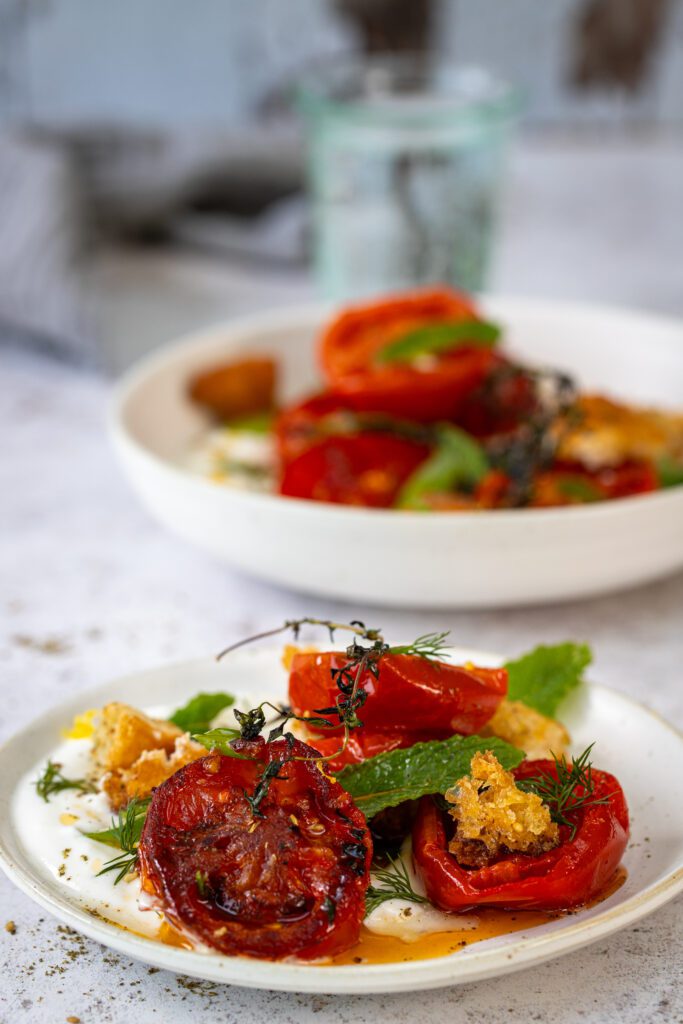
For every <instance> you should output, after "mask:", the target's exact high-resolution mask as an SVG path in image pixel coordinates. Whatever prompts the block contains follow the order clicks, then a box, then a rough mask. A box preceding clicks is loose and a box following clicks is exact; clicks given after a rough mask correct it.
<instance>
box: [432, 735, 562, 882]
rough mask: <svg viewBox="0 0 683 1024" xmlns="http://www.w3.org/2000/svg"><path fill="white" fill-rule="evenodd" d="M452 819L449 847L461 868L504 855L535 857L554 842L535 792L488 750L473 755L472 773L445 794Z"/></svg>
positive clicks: (552, 826)
mask: <svg viewBox="0 0 683 1024" xmlns="http://www.w3.org/2000/svg"><path fill="white" fill-rule="evenodd" d="M446 800H447V801H448V803H450V804H452V805H453V806H452V808H451V809H450V814H451V816H452V817H453V818H454V820H455V822H456V829H455V835H454V837H453V839H452V840H451V841H450V843H449V846H448V849H449V851H450V852H451V853H452V854H453V855H454V857H455V858H456V860H457V861H458V863H459V864H461V865H463V867H483V866H484V865H485V864H489V863H491V862H492V861H494V860H496V859H497V858H499V857H500V856H502V855H506V854H508V853H528V854H531V855H532V856H539V855H540V854H541V853H545V852H546V851H547V850H551V849H552V848H553V847H554V846H557V844H558V842H559V829H558V827H557V825H556V824H555V822H554V821H552V820H551V817H550V811H549V810H548V808H547V807H546V805H545V804H544V803H543V802H542V801H541V798H540V797H539V796H537V795H536V794H535V793H525V792H524V791H523V790H521V789H519V788H518V786H517V784H516V782H515V779H514V776H513V775H512V774H511V773H510V772H508V771H506V770H505V769H504V768H503V766H502V765H501V763H500V762H499V761H498V759H497V758H496V757H495V756H494V755H493V754H492V753H491V751H486V752H485V753H477V754H475V755H474V757H473V758H472V761H471V763H470V774H469V775H466V776H464V777H463V778H462V779H459V780H458V781H457V782H456V784H455V786H453V788H452V789H449V790H448V792H447V793H446Z"/></svg>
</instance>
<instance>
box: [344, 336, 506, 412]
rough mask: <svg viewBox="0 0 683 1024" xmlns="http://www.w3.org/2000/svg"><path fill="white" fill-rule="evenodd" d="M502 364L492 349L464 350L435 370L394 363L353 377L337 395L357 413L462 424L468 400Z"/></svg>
mask: <svg viewBox="0 0 683 1024" xmlns="http://www.w3.org/2000/svg"><path fill="white" fill-rule="evenodd" d="M498 361H499V357H498V356H496V354H495V353H494V352H492V351H491V350H490V349H488V348H465V347H463V348H459V349H457V350H456V351H454V352H452V353H447V354H445V355H442V356H439V358H438V360H436V362H435V365H434V368H433V369H428V370H424V369H416V368H415V367H413V366H410V365H408V364H400V363H392V364H391V365H390V366H386V367H382V368H381V369H376V370H374V369H371V370H367V371H363V372H359V373H353V374H349V376H348V377H344V378H343V379H342V380H339V381H336V382H335V392H336V394H337V395H338V396H339V398H340V399H342V400H343V402H344V403H345V405H346V406H347V407H348V408H349V409H352V410H353V411H354V412H375V413H383V414H384V415H386V416H394V417H396V418H397V419H398V418H403V419H409V420H413V421H414V422H416V423H435V422H437V421H438V420H454V421H458V420H459V417H460V413H461V410H462V408H463V405H464V403H465V400H466V399H467V398H468V397H469V396H470V395H471V394H472V392H473V391H474V390H475V389H476V388H478V387H479V386H480V385H481V384H482V383H483V382H484V381H485V380H486V378H487V377H488V375H489V374H490V372H491V370H492V369H493V368H494V367H495V366H496V365H497V364H498Z"/></svg>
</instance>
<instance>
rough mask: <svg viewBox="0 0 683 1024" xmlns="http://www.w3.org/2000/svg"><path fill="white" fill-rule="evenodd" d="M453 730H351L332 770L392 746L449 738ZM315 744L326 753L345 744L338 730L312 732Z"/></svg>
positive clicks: (399, 747)
mask: <svg viewBox="0 0 683 1024" xmlns="http://www.w3.org/2000/svg"><path fill="white" fill-rule="evenodd" d="M452 735H453V734H452V732H451V731H450V730H444V731H435V730H430V729H425V730H423V731H422V732H406V731H405V729H366V728H365V727H364V726H361V727H360V728H358V729H353V730H352V732H350V733H349V739H348V743H347V744H346V749H345V750H344V751H343V753H341V754H339V755H338V756H337V757H333V758H331V759H330V760H329V761H328V762H327V765H328V767H329V769H330V770H331V771H335V772H338V771H341V769H342V768H345V767H346V765H348V764H360V762H361V761H366V760H367V759H368V758H369V757H375V756H376V755H377V754H386V753H387V751H389V750H403V749H404V748H405V747H412V746H413V744H414V743H426V742H428V741H429V740H446V739H448V737H449V736H452ZM309 743H310V744H311V746H313V747H315V749H316V750H318V751H320V753H321V754H322V755H323V757H329V755H330V754H334V753H335V752H336V751H337V750H339V748H340V747H341V744H342V735H341V734H340V733H339V732H338V731H336V730H335V732H334V733H333V734H332V735H330V734H329V733H328V734H327V735H325V734H322V733H321V734H320V735H311V738H310V740H309Z"/></svg>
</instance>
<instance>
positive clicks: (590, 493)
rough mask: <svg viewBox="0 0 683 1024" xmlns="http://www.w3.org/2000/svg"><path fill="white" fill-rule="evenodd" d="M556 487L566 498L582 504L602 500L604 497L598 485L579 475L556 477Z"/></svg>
mask: <svg viewBox="0 0 683 1024" xmlns="http://www.w3.org/2000/svg"><path fill="white" fill-rule="evenodd" d="M557 488H558V490H559V491H560V493H561V494H563V495H564V496H565V497H566V498H571V499H572V501H576V502H581V503H583V504H590V503H591V502H593V501H602V500H603V499H604V497H605V495H604V494H603V493H602V491H601V490H600V488H599V487H596V486H595V485H594V484H592V483H590V481H589V480H584V478H583V477H581V476H563V477H561V478H560V479H558V481H557Z"/></svg>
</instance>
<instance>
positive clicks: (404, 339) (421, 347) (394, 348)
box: [375, 320, 501, 365]
mask: <svg viewBox="0 0 683 1024" xmlns="http://www.w3.org/2000/svg"><path fill="white" fill-rule="evenodd" d="M500 334H501V330H500V327H498V326H497V324H492V323H488V322H487V321H485V320H453V321H440V322H438V323H433V324H423V326H422V327H416V328H414V330H412V331H408V332H407V333H406V334H402V335H401V337H400V338H397V339H396V340H395V341H392V342H390V343H389V344H388V345H386V346H385V347H384V348H383V349H380V351H379V352H378V353H377V355H376V356H375V362H376V363H377V364H379V365H384V364H386V363H410V362H412V361H413V360H414V359H417V358H418V356H424V355H434V354H436V353H439V352H450V351H452V350H453V349H456V348H462V347H463V346H465V345H468V346H469V345H474V346H476V347H478V348H481V347H486V348H491V347H492V346H493V345H495V344H496V342H497V341H498V339H499V337H500Z"/></svg>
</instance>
